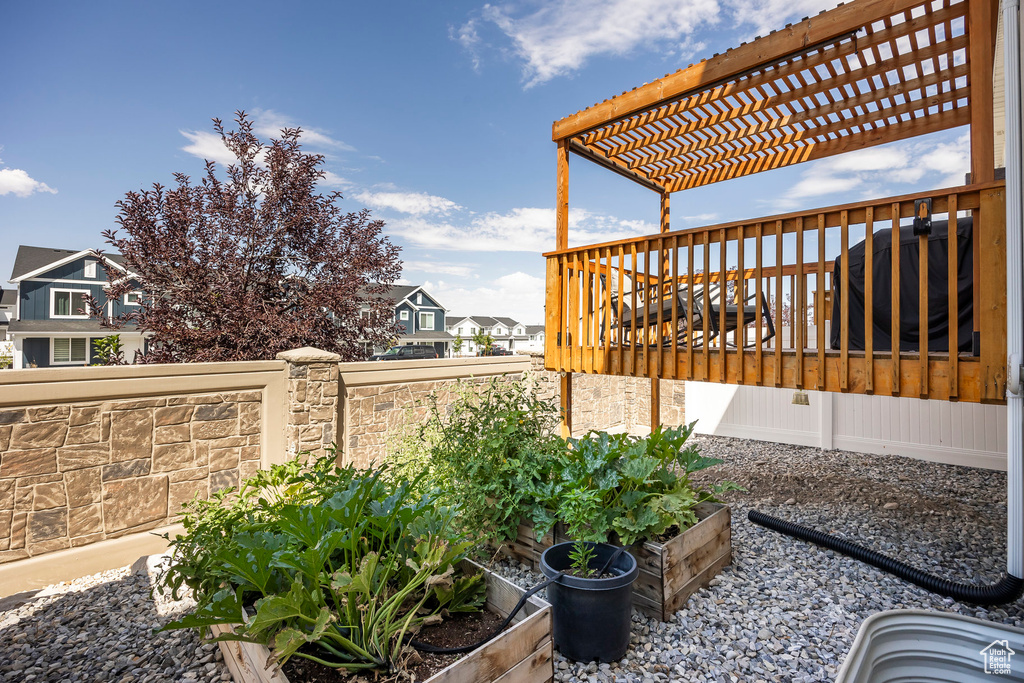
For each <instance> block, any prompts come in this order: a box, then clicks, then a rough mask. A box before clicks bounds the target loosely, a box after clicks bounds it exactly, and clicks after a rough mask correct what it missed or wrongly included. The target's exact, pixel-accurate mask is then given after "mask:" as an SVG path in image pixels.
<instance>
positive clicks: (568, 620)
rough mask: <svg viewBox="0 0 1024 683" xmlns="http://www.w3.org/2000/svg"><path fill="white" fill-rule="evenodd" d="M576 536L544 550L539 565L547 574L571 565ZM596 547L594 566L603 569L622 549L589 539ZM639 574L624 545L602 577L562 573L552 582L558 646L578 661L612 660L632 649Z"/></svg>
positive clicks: (556, 642) (634, 561)
mask: <svg viewBox="0 0 1024 683" xmlns="http://www.w3.org/2000/svg"><path fill="white" fill-rule="evenodd" d="M573 545H574V544H573V543H572V542H568V543H558V544H557V545H553V546H551V547H550V548H548V549H547V550H545V551H544V554H543V555H541V558H540V569H541V571H542V572H544V576H546V577H548V578H549V579H550V578H552V577H554V576H555V575H557V574H558V572H562V571H566V570H568V569H569V568H570V567H572V560H570V559H569V553H570V552H571V551H572V547H573ZM587 545H589V546H591V547H592V548H594V551H595V558H594V559H593V560H591V562H590V568H591V569H600V568H601V567H603V566H604V565H605V563H607V562H608V560H609V559H610V558H611V556H612V555H613V554H614V553H615V552H616V551H617V550H618V548H616V547H615V546H612V545H608V544H607V543H588V544H587ZM639 574H640V568H639V567H638V566H637V564H636V559H635V558H634V557H633V556H632V555H630V554H629V552H627V551H622V552H621V553H619V556H618V557H616V558H615V561H614V562H613V563H612V565H611V566H610V567H609V568H608V571H607V573H606V574H605V575H604V577H603V578H599V579H584V578H580V577H577V576H569V575H565V576H562V577H561V578H560V579H559V580H558V581H556V582H555V583H553V584H551V585H550V586H548V602H550V603H551V607H552V614H553V617H552V618H553V620H554V623H553V624H552V630H553V632H554V633H553V635H554V640H555V646H556V647H557V648H558V649H559V651H560V652H561V653H562V654H563V655H564V656H566V657H568V658H569V659H571V660H573V661H577V662H592V661H594V660H595V659H597V660H600V661H602V662H613V661H615V660H617V659H621V658H622V655H624V654H626V650H627V649H629V631H630V617H631V616H632V614H633V582H634V581H636V577H637V576H638V575H639Z"/></svg>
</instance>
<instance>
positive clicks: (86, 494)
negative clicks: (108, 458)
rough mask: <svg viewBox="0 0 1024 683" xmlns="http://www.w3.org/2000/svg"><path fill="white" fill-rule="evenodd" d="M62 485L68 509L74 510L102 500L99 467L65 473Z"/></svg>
mask: <svg viewBox="0 0 1024 683" xmlns="http://www.w3.org/2000/svg"><path fill="white" fill-rule="evenodd" d="M64 485H65V488H66V490H67V495H68V505H69V506H70V507H73V508H76V507H80V506H82V505H89V504H90V503H98V502H100V501H101V500H102V499H103V486H102V484H101V479H100V468H99V467H90V468H89V469H85V470H75V471H74V472H68V473H66V474H65V475H64Z"/></svg>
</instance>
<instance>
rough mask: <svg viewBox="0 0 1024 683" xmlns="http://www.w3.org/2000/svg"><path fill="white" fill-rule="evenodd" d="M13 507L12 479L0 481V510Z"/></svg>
mask: <svg viewBox="0 0 1024 683" xmlns="http://www.w3.org/2000/svg"><path fill="white" fill-rule="evenodd" d="M12 509H14V480H13V479H8V480H6V481H0V510H12Z"/></svg>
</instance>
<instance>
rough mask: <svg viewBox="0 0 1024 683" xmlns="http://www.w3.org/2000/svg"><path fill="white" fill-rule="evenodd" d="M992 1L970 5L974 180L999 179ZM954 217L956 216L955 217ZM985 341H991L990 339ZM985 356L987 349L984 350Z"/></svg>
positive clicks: (978, 259) (978, 253)
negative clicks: (993, 80)
mask: <svg viewBox="0 0 1024 683" xmlns="http://www.w3.org/2000/svg"><path fill="white" fill-rule="evenodd" d="M992 19H993V13H992V0H970V2H968V4H967V36H968V40H969V41H970V42H969V44H968V50H969V55H968V61H969V63H970V69H971V72H970V76H971V79H970V88H971V183H972V184H975V185H976V184H978V183H987V182H990V181H992V180H994V179H995V122H994V121H993V115H994V114H993V112H994V106H995V105H994V103H993V84H992V69H993V58H994V52H995V50H994V48H995V45H994V36H995V27H994V24H993V21H992ZM951 220H952V219H951ZM973 241H974V282H975V283H977V282H978V281H979V280H980V279H981V278H982V277H983V274H984V270H983V269H984V264H983V262H982V250H983V249H984V248H985V245H984V244H983V242H982V239H981V235H980V234H979V231H978V230H977V229H975V230H974V236H973ZM983 301H984V299H983V298H982V291H981V288H980V287H977V286H975V288H974V310H975V311H978V310H980V309H981V307H982V306H983V305H984V304H983V303H982V302H983ZM974 332H975V337H976V338H977V337H978V336H979V333H980V337H981V339H982V340H985V333H984V330H982V328H981V326H980V321H979V316H977V315H975V317H974ZM982 343H987V340H985V341H983V342H982ZM982 354H983V355H984V350H982Z"/></svg>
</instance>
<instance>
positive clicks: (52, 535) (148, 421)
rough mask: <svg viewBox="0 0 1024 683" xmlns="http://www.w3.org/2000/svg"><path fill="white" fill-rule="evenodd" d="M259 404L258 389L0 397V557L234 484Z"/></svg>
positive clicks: (176, 506) (138, 526)
mask: <svg viewBox="0 0 1024 683" xmlns="http://www.w3.org/2000/svg"><path fill="white" fill-rule="evenodd" d="M27 372H32V371H27ZM261 409H262V393H261V392H260V391H240V392H218V393H210V394H200V395H176V396H167V397H160V398H145V399H134V400H113V401H95V402H84V403H73V404H64V405H47V406H26V407H20V408H19V407H5V408H4V409H2V410H0V563H3V562H9V561H11V560H17V559H20V558H23V557H28V556H30V555H38V554H41V553H45V552H49V551H52V550H58V549H62V548H69V547H77V546H81V545H85V544H88V543H93V542H95V541H99V540H102V539H106V538H116V537H118V536H123V535H125V534H129V533H133V532H137V531H144V530H147V529H152V528H155V527H158V526H163V525H166V524H168V523H170V522H172V521H173V519H174V518H175V516H176V514H177V512H178V511H179V510H180V509H181V504H182V503H184V502H185V501H188V500H190V499H191V498H192V497H193V496H195V495H197V494H198V495H199V496H200V497H202V498H206V497H208V496H209V495H210V493H212V492H214V491H217V490H220V489H223V488H227V487H230V486H237V485H238V482H239V480H240V479H243V478H245V477H247V476H249V475H251V474H252V473H254V472H255V471H256V470H257V469H258V468H259V466H260V456H261V451H260V449H261V436H260V435H261V426H262V425H261V421H262V416H261Z"/></svg>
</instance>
